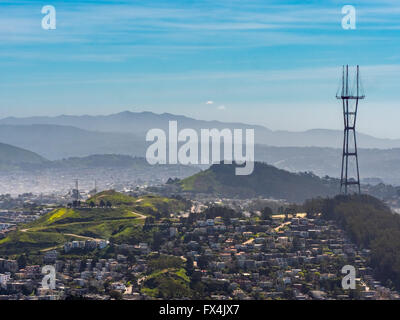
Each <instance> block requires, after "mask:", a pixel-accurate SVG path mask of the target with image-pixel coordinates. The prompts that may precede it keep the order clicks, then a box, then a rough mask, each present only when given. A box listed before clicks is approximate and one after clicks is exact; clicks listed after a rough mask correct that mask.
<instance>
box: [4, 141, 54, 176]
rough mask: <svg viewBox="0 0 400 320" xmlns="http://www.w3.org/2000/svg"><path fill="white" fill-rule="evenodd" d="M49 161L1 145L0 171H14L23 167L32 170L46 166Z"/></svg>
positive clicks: (27, 152) (36, 155)
mask: <svg viewBox="0 0 400 320" xmlns="http://www.w3.org/2000/svg"><path fill="white" fill-rule="evenodd" d="M48 162H49V161H48V160H46V159H45V158H43V157H41V156H39V155H38V154H36V153H34V152H31V151H28V150H25V149H21V148H18V147H14V146H11V145H9V144H4V143H0V170H13V169H19V168H21V167H25V168H30V167H32V166H40V165H45V164H46V163H48Z"/></svg>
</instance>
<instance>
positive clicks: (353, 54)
mask: <svg viewBox="0 0 400 320" xmlns="http://www.w3.org/2000/svg"><path fill="white" fill-rule="evenodd" d="M49 4H50V5H53V6H54V7H55V8H56V12H57V29H56V30H43V29H42V28H41V20H42V18H43V17H44V15H43V14H42V13H41V9H42V7H43V6H45V5H49ZM347 4H350V5H353V6H354V7H355V8H356V14H357V15H356V17H357V25H356V27H357V29H356V30H344V29H343V28H342V25H341V20H342V17H343V14H342V13H341V10H342V7H343V6H344V5H347ZM399 40H400V1H399V0H396V1H394V0H393V1H385V0H377V1H369V0H360V1H350V2H348V1H322V0H317V1H285V0H279V1H270V0H260V1H259V0H245V1H244V0H230V1H223V0H212V1H209V0H197V1H190V0H181V1H178V0H168V1H167V0H165V1H159V0H156V1H150V0H145V1H135V0H133V1H73V0H66V1H34V0H29V1H17V0H12V1H1V0H0V117H5V116H11V115H12V116H31V115H58V114H109V113H115V112H120V111H123V110H131V111H145V110H146V111H153V112H156V113H163V112H169V113H176V114H184V115H187V116H191V117H195V118H200V119H218V120H222V121H241V122H247V123H256V124H262V125H265V126H267V127H269V128H271V129H282V130H296V131H298V130H304V129H311V128H334V129H339V128H342V125H343V121H342V118H341V105H340V102H339V101H337V100H336V99H335V93H336V90H337V87H338V84H339V76H340V72H341V69H340V68H341V65H343V64H350V65H355V64H360V66H361V75H362V78H363V84H364V87H365V91H366V95H367V99H366V100H365V101H364V102H362V104H361V105H360V114H359V122H358V125H359V130H360V131H362V132H365V133H369V134H373V135H375V136H379V137H391V138H400V125H399V122H400V108H399V107H400V105H399V101H400V99H399V98H400V41H399Z"/></svg>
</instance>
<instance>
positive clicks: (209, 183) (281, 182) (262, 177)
mask: <svg viewBox="0 0 400 320" xmlns="http://www.w3.org/2000/svg"><path fill="white" fill-rule="evenodd" d="M235 168H236V165H234V164H233V165H228V164H215V165H212V166H211V167H210V168H209V169H208V170H205V171H202V172H200V173H198V174H195V175H193V176H191V177H188V178H186V179H183V180H181V181H179V182H178V184H179V186H180V188H181V190H182V191H183V192H190V193H204V194H213V195H215V196H221V197H231V198H251V197H259V196H261V197H272V198H276V199H286V200H288V201H293V202H302V201H304V200H306V199H308V198H312V197H318V196H322V197H325V196H332V195H335V194H337V193H338V191H339V181H338V180H336V179H331V178H326V179H321V178H319V177H317V176H316V175H314V174H312V173H305V172H304V173H291V172H288V171H285V170H281V169H277V168H275V167H273V166H270V165H267V164H265V163H260V162H255V164H254V171H253V173H252V174H251V175H248V176H237V175H235Z"/></svg>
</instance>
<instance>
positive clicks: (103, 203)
mask: <svg viewBox="0 0 400 320" xmlns="http://www.w3.org/2000/svg"><path fill="white" fill-rule="evenodd" d="M105 206H106V203H105V202H104V200H101V201H100V207H101V208H104V207H105Z"/></svg>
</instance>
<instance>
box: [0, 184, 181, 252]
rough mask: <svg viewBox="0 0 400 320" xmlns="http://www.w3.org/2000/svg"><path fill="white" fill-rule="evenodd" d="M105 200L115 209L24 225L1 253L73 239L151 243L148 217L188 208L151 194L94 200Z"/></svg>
mask: <svg viewBox="0 0 400 320" xmlns="http://www.w3.org/2000/svg"><path fill="white" fill-rule="evenodd" d="M102 199H103V200H104V201H105V202H106V201H110V202H111V203H112V207H111V208H100V207H94V208H90V207H87V208H86V207H84V208H58V209H55V210H53V211H51V212H49V213H47V214H45V215H43V216H42V217H40V218H39V219H38V220H36V221H34V222H31V223H29V224H26V225H23V226H21V227H20V228H19V229H18V230H17V231H15V232H11V233H10V234H8V236H7V237H6V238H4V239H2V240H0V254H1V255H15V254H21V253H23V252H34V251H36V252H37V251H38V250H46V249H50V248H53V247H54V248H56V247H61V246H62V245H63V243H64V242H66V241H69V240H71V239H73V240H85V239H87V238H96V239H107V240H110V241H111V242H113V243H123V242H124V243H130V244H137V243H139V242H141V241H149V239H151V232H152V230H143V225H144V222H145V218H146V217H147V216H151V215H154V216H157V217H158V218H159V219H162V218H163V217H169V214H170V213H173V212H174V211H176V210H183V209H185V208H186V207H187V206H188V204H187V203H186V202H184V201H181V200H177V199H169V198H164V197H158V196H151V195H150V196H145V197H139V198H134V197H130V196H128V195H124V194H122V193H118V192H115V191H111V190H110V191H104V192H101V193H99V194H96V195H95V196H93V197H92V201H94V202H95V203H96V204H98V203H99V202H100V201H101V200H102Z"/></svg>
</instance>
